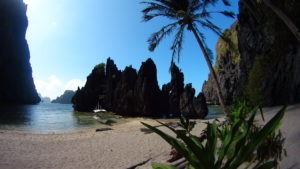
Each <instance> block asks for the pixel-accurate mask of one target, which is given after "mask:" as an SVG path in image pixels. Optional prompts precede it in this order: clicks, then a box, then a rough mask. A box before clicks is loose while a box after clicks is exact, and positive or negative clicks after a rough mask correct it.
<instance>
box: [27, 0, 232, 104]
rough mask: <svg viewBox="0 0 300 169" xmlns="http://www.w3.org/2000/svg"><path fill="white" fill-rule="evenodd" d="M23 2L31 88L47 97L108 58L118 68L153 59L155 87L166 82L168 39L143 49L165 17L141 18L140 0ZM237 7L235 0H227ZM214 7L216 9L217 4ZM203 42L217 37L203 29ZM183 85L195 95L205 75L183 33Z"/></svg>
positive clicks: (224, 23)
mask: <svg viewBox="0 0 300 169" xmlns="http://www.w3.org/2000/svg"><path fill="white" fill-rule="evenodd" d="M24 1H25V3H27V4H28V10H27V16H28V20H29V26H28V29H27V34H26V38H27V41H28V44H29V49H30V53H31V59H30V62H31V66H32V69H33V77H34V82H35V85H36V88H37V90H38V92H39V93H41V95H42V96H43V97H45V96H48V97H51V99H54V98H56V97H57V96H59V95H61V94H62V93H63V92H64V90H66V89H71V90H75V89H77V87H78V86H83V85H84V83H85V81H86V77H87V76H88V75H89V73H90V72H91V71H92V69H93V67H94V66H95V65H97V64H99V63H101V62H106V59H107V58H108V57H111V58H112V59H113V60H114V61H115V63H116V64H117V66H118V68H119V69H121V70H123V69H124V68H125V66H128V65H132V66H133V67H134V68H136V69H138V68H139V67H140V65H141V62H143V61H145V60H146V59H147V58H149V57H150V58H152V59H153V60H154V62H155V63H156V66H157V72H158V74H157V76H158V82H159V85H162V84H165V83H167V82H169V81H170V74H169V71H168V69H169V65H170V61H171V54H172V53H171V51H170V50H169V48H170V45H171V40H172V37H170V38H167V39H165V40H164V41H163V42H162V43H161V44H160V46H159V47H158V48H157V49H156V50H155V51H154V52H149V51H148V44H147V39H148V37H149V36H150V35H151V33H153V32H155V31H157V30H158V29H159V28H161V27H162V26H163V25H165V24H167V23H168V20H165V19H158V20H153V21H151V22H142V13H141V10H142V9H143V8H144V7H145V6H144V5H142V4H140V2H141V0H109V1H107V0H24ZM231 2H232V5H233V6H232V10H233V11H235V12H236V11H237V8H238V4H237V3H238V1H237V0H231ZM217 8H220V6H218V7H217ZM213 21H214V22H215V23H217V25H218V26H220V27H222V28H228V27H229V26H230V25H231V24H232V23H233V22H234V20H233V19H227V18H224V17H222V16H221V15H215V16H213ZM203 32H204V33H205V35H206V37H207V44H208V46H209V47H210V48H211V49H213V50H214V49H215V44H216V41H217V36H215V35H214V34H213V33H211V32H209V31H207V30H203ZM177 64H178V66H179V67H180V68H181V70H182V71H183V72H184V76H185V83H192V84H193V87H194V88H195V89H196V91H197V93H198V92H200V91H201V87H202V84H203V82H204V80H206V79H207V77H208V67H207V65H206V63H205V60H204V58H203V56H202V53H201V51H200V49H199V47H198V45H197V43H196V40H195V39H194V37H193V36H192V34H191V33H190V32H186V34H185V39H184V46H183V51H182V55H181V59H180V62H179V63H177Z"/></svg>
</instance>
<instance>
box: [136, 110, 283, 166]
mask: <svg viewBox="0 0 300 169" xmlns="http://www.w3.org/2000/svg"><path fill="white" fill-rule="evenodd" d="M285 109H286V106H284V107H283V108H282V109H281V110H280V111H279V112H278V113H277V114H276V115H275V116H274V117H273V118H272V119H271V120H270V121H269V122H268V123H267V124H266V125H265V126H263V127H257V126H256V125H255V123H254V118H255V115H256V112H257V110H258V108H256V109H254V110H253V111H252V112H251V113H250V114H249V113H248V114H249V117H248V115H246V113H245V112H246V110H247V109H246V107H244V108H240V109H237V111H236V112H234V113H233V114H234V117H235V118H233V119H232V120H231V121H230V122H229V123H225V124H223V125H221V126H218V125H217V124H216V121H213V122H212V123H210V122H208V123H207V128H206V130H205V134H206V135H205V136H206V140H205V141H202V140H201V141H200V139H199V137H197V136H195V135H193V134H191V133H190V130H191V129H192V128H193V126H194V124H193V123H191V122H190V121H189V119H184V118H182V119H181V124H182V125H181V128H180V129H174V128H172V127H169V126H168V125H166V124H163V123H161V122H159V123H160V124H162V125H164V126H165V127H167V128H169V129H170V130H171V131H172V132H173V133H175V134H176V138H174V137H172V136H170V135H168V134H166V133H164V132H162V131H161V130H159V129H157V128H156V127H153V126H150V125H148V124H146V123H142V124H143V125H145V126H146V127H147V128H149V129H151V130H152V131H154V132H155V133H157V134H158V135H160V136H161V137H162V138H163V139H164V140H165V141H167V142H168V143H169V144H170V145H171V146H172V147H173V148H175V149H176V150H177V151H178V152H179V153H181V154H182V155H183V157H184V158H185V159H186V160H187V161H188V165H187V168H189V169H212V168H213V169H236V168H238V167H240V166H241V165H242V164H248V167H249V166H251V167H253V168H256V169H269V168H274V167H275V166H276V165H277V160H278V159H280V158H276V157H274V156H269V155H270V154H268V155H266V154H265V152H264V150H266V147H264V145H266V144H264V143H265V140H266V139H267V138H271V139H269V140H270V141H272V140H274V139H275V140H276V143H277V144H276V146H277V148H278V149H277V150H282V144H283V141H282V138H281V137H278V138H277V137H275V136H276V134H274V133H275V131H276V129H277V128H278V127H279V125H280V121H281V119H282V118H283V116H284V112H285ZM190 124H192V126H190ZM254 129H255V130H254ZM259 147H260V150H259ZM267 149H268V148H267ZM258 150H259V151H258ZM281 152H282V151H278V152H277V155H279V154H280V157H281ZM255 153H257V154H258V158H256V155H255ZM152 167H153V168H154V169H174V168H176V167H174V166H171V165H168V164H160V163H153V164H152Z"/></svg>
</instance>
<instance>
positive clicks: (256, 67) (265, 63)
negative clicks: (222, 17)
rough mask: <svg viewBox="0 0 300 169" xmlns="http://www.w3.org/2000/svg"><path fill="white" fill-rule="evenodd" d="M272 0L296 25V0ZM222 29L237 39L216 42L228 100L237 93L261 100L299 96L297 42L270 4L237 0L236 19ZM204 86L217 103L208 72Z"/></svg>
mask: <svg viewBox="0 0 300 169" xmlns="http://www.w3.org/2000/svg"><path fill="white" fill-rule="evenodd" d="M246 3H247V4H246ZM272 3H274V4H275V6H277V7H279V8H280V9H281V10H282V11H283V12H284V13H285V14H287V15H288V16H289V17H290V18H291V19H292V20H293V22H294V23H295V24H296V26H297V27H298V28H299V27H300V13H299V8H300V2H299V1H293V0H285V1H274V2H272ZM226 32H227V33H228V34H229V35H231V36H230V38H232V39H236V44H237V45H238V49H232V48H229V47H228V46H226V45H224V42H222V40H219V42H218V44H217V51H218V52H217V53H220V54H218V55H217V61H216V67H217V73H218V74H219V76H220V83H221V88H222V91H223V92H224V98H225V101H226V103H227V104H231V103H232V102H233V101H234V99H235V98H238V96H244V97H246V98H247V99H249V100H250V101H251V102H252V103H254V104H259V103H263V105H265V106H274V105H282V104H294V103H299V102H300V76H299V72H300V66H299V65H300V44H299V43H298V42H297V40H296V39H295V37H294V36H293V34H292V33H291V32H290V30H289V29H288V28H287V27H286V25H285V24H284V23H283V22H282V21H281V20H280V19H279V18H278V16H276V15H275V14H274V12H273V11H272V10H271V9H269V8H268V7H266V6H265V5H264V4H263V3H257V2H256V1H251V0H241V1H240V2H239V15H238V22H237V23H235V24H234V25H233V26H232V28H231V29H230V30H227V31H226ZM226 32H225V33H226ZM202 91H203V92H204V94H205V96H206V98H207V100H208V101H209V102H216V103H218V99H217V97H216V92H215V91H214V89H213V85H212V81H211V78H210V77H209V79H208V82H206V84H204V86H203V88H202Z"/></svg>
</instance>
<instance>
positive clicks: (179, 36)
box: [171, 25, 186, 62]
mask: <svg viewBox="0 0 300 169" xmlns="http://www.w3.org/2000/svg"><path fill="white" fill-rule="evenodd" d="M185 27H186V26H185V25H181V26H180V27H179V29H178V32H177V33H176V35H175V38H174V41H173V45H172V46H171V50H172V51H173V53H172V58H175V57H176V54H177V61H178V62H179V60H180V54H181V50H182V43H183V37H184V28H185Z"/></svg>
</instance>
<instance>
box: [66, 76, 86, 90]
mask: <svg viewBox="0 0 300 169" xmlns="http://www.w3.org/2000/svg"><path fill="white" fill-rule="evenodd" d="M84 84H85V82H83V81H82V80H80V79H72V80H70V81H68V82H67V83H66V84H65V90H74V91H75V90H77V88H78V87H82V86H84Z"/></svg>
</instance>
